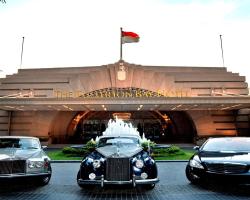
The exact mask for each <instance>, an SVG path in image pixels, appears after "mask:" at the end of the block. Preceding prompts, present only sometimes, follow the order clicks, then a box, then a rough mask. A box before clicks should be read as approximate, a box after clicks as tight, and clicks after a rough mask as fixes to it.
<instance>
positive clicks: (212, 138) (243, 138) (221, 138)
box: [208, 137, 250, 140]
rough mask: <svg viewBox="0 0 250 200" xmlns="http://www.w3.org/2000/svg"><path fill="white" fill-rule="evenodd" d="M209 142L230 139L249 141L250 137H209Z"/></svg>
mask: <svg viewBox="0 0 250 200" xmlns="http://www.w3.org/2000/svg"><path fill="white" fill-rule="evenodd" d="M208 139H209V140H227V139H231V140H239V139H242V140H245V139H250V137H211V138H208Z"/></svg>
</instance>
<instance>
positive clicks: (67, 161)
mask: <svg viewBox="0 0 250 200" xmlns="http://www.w3.org/2000/svg"><path fill="white" fill-rule="evenodd" d="M50 162H51V163H81V160H51V161H50ZM156 162H159V163H161V162H188V160H156Z"/></svg>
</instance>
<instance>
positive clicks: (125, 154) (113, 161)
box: [77, 135, 159, 189]
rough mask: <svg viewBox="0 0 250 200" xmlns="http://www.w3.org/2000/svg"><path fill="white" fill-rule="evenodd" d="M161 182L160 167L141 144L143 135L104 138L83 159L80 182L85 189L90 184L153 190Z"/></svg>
mask: <svg viewBox="0 0 250 200" xmlns="http://www.w3.org/2000/svg"><path fill="white" fill-rule="evenodd" d="M158 181H159V179H158V176H157V166H156V163H155V161H154V160H153V159H152V158H151V157H150V154H149V153H148V152H147V151H144V150H143V149H142V147H141V145H140V136H136V135H122V136H117V135H113V136H112V135H107V136H101V137H100V138H99V141H98V142H97V147H96V149H95V150H94V151H93V152H92V153H90V154H89V155H88V156H86V157H85V158H83V160H82V162H81V166H80V170H79V172H78V174H77V183H78V185H79V186H80V187H82V188H84V187H86V186H90V185H91V184H97V185H100V186H101V187H103V186H104V185H106V184H131V185H133V186H134V187H135V186H136V185H143V186H144V187H145V188H147V189H153V188H154V186H155V183H157V182H158Z"/></svg>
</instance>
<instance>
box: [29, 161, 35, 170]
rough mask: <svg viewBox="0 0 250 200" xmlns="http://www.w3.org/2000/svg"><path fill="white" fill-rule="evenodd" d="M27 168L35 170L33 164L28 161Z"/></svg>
mask: <svg viewBox="0 0 250 200" xmlns="http://www.w3.org/2000/svg"><path fill="white" fill-rule="evenodd" d="M28 167H29V168H31V169H33V168H35V163H34V162H32V161H29V162H28Z"/></svg>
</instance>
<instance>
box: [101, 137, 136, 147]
mask: <svg viewBox="0 0 250 200" xmlns="http://www.w3.org/2000/svg"><path fill="white" fill-rule="evenodd" d="M109 145H115V146H139V139H138V138H135V137H105V138H100V140H99V142H98V147H104V146H109Z"/></svg>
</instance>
